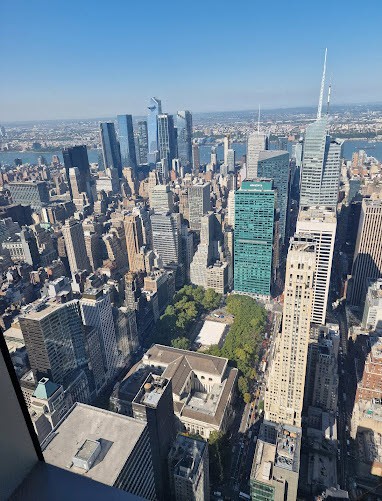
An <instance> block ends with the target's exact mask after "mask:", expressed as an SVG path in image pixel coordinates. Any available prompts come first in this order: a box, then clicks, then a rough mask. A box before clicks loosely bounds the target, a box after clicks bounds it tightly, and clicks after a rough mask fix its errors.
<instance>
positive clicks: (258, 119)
mask: <svg viewBox="0 0 382 501" xmlns="http://www.w3.org/2000/svg"><path fill="white" fill-rule="evenodd" d="M257 135H260V105H259V113H258V115H257Z"/></svg>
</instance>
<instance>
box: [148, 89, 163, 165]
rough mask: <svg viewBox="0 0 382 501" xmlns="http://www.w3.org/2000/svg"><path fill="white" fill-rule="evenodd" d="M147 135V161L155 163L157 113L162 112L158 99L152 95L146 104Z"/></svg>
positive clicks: (156, 156) (156, 152) (157, 150)
mask: <svg viewBox="0 0 382 501" xmlns="http://www.w3.org/2000/svg"><path fill="white" fill-rule="evenodd" d="M148 110H149V112H148V116H147V137H148V162H149V163H151V164H155V163H156V162H157V158H158V152H159V145H158V115H161V114H162V103H161V101H160V99H157V98H156V97H152V98H151V99H150V104H149V106H148Z"/></svg>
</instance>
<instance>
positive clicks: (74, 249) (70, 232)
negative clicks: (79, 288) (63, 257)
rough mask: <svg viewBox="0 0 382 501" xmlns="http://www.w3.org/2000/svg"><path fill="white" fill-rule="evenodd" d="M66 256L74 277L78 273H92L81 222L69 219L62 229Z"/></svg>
mask: <svg viewBox="0 0 382 501" xmlns="http://www.w3.org/2000/svg"><path fill="white" fill-rule="evenodd" d="M62 235H63V237H64V241H65V248H66V254H67V256H68V260H69V267H70V271H71V273H72V275H74V274H75V273H76V272H77V271H84V270H87V271H90V263H89V259H88V256H87V254H86V251H85V249H86V246H85V236H84V230H83V228H82V223H81V221H77V220H76V219H73V218H71V219H67V220H66V221H65V224H64V225H63V227H62Z"/></svg>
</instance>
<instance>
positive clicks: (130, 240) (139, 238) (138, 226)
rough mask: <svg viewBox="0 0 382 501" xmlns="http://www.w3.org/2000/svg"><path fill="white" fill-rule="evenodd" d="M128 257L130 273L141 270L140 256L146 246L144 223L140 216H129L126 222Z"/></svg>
mask: <svg viewBox="0 0 382 501" xmlns="http://www.w3.org/2000/svg"><path fill="white" fill-rule="evenodd" d="M124 226H125V235H126V247H127V256H128V258H129V269H130V271H139V270H140V269H141V266H140V261H138V256H139V253H140V251H141V247H142V246H143V245H144V238H143V228H142V221H141V219H140V217H139V215H138V214H129V215H128V216H126V217H125V220H124Z"/></svg>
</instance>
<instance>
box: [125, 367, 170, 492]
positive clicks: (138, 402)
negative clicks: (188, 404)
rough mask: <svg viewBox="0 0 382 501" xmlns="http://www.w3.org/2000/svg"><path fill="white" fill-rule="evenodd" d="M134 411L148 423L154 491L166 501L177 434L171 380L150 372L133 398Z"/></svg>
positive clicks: (134, 414)
mask: <svg viewBox="0 0 382 501" xmlns="http://www.w3.org/2000/svg"><path fill="white" fill-rule="evenodd" d="M132 410H133V416H134V418H135V419H138V420H140V421H144V422H146V423H147V429H148V432H149V439H150V447H151V457H152V463H153V469H154V479H155V491H156V495H157V499H158V500H159V501H166V500H167V499H168V489H169V481H168V467H167V456H168V453H169V450H170V447H171V444H172V442H173V440H174V438H175V433H176V431H175V430H176V424H175V416H174V403H173V400H172V387H171V381H170V380H168V379H166V378H162V377H161V376H157V375H155V374H149V375H148V376H147V378H146V379H145V382H144V383H143V385H142V386H141V388H140V389H139V391H138V393H137V394H136V396H135V397H134V399H133V402H132Z"/></svg>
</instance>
